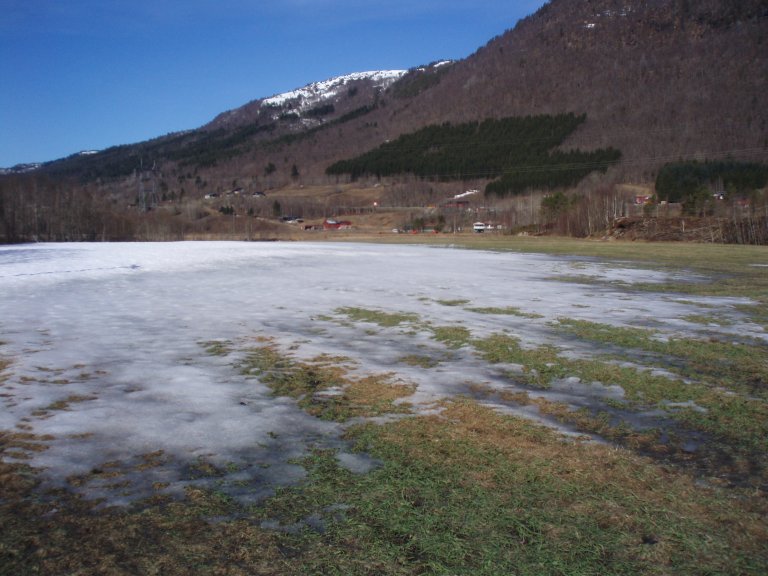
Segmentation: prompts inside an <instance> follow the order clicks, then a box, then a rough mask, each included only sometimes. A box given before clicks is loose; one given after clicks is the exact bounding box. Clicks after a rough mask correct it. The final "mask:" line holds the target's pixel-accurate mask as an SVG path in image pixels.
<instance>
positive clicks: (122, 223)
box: [0, 175, 136, 244]
mask: <svg viewBox="0 0 768 576" xmlns="http://www.w3.org/2000/svg"><path fill="white" fill-rule="evenodd" d="M135 235H136V229H135V225H134V222H133V221H132V219H131V218H130V217H129V216H128V215H127V214H126V213H125V212H121V211H119V210H116V209H115V206H114V205H113V204H112V203H111V202H109V201H108V200H107V199H105V198H104V197H103V195H102V194H99V193H98V192H96V191H89V190H87V189H84V188H79V187H76V186H72V185H71V183H64V182H62V181H58V182H56V181H52V180H50V179H48V178H46V177H38V176H35V175H23V176H18V177H12V178H0V244H12V243H17V242H38V241H40V242H72V241H75V242H81V241H94V240H131V239H134V238H135Z"/></svg>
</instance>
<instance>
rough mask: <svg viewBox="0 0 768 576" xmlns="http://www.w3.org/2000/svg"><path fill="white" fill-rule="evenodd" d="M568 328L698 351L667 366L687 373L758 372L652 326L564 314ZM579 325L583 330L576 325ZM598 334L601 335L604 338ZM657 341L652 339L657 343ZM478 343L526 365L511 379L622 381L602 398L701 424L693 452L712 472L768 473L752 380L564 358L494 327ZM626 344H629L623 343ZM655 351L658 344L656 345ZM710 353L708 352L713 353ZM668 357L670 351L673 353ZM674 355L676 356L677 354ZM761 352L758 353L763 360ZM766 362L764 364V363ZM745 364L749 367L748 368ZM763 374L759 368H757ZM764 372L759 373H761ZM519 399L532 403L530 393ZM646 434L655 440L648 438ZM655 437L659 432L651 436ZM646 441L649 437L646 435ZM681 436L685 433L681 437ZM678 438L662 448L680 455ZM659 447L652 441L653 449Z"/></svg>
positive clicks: (767, 434)
mask: <svg viewBox="0 0 768 576" xmlns="http://www.w3.org/2000/svg"><path fill="white" fill-rule="evenodd" d="M562 326H563V329H569V328H572V329H574V330H575V331H576V333H577V334H578V335H579V336H581V337H585V336H586V334H591V335H592V339H593V340H595V341H600V342H601V343H611V344H612V345H613V346H617V347H630V348H632V347H639V346H640V345H641V344H645V345H646V346H648V347H649V348H653V347H655V346H656V345H657V344H656V343H658V345H659V346H662V345H663V346H664V347H665V348H663V349H664V350H667V348H666V347H667V346H668V347H669V348H668V350H669V351H670V352H669V355H670V356H673V357H674V356H677V359H678V360H681V361H682V360H684V359H686V358H690V357H691V356H693V358H694V362H693V367H692V368H691V369H685V364H675V365H674V366H672V365H670V366H665V367H667V368H670V369H672V368H674V369H677V370H678V371H679V372H682V373H685V374H686V375H690V374H694V373H695V374H696V375H702V374H704V375H705V376H711V372H712V371H717V373H718V374H719V371H720V370H726V371H729V373H733V372H735V371H738V374H739V375H741V376H748V377H749V378H755V377H756V374H755V373H752V372H748V371H744V368H743V367H741V366H738V368H734V367H733V366H729V365H728V364H727V362H725V361H722V362H720V363H715V364H714V365H713V366H710V365H707V364H706V363H705V360H704V359H703V358H702V355H704V354H705V353H706V347H702V346H701V345H700V343H693V342H683V343H677V344H675V343H674V341H671V340H670V341H669V342H666V343H664V342H660V341H658V340H655V339H652V338H651V337H650V336H649V334H648V333H647V332H646V331H643V330H638V329H623V328H615V327H610V326H603V325H595V324H594V323H585V322H581V321H562ZM576 328H579V330H576ZM598 338H599V340H598ZM652 343H653V344H652ZM472 344H473V346H474V347H475V349H476V350H477V351H478V353H479V354H480V355H481V356H482V358H483V359H485V360H486V361H488V362H490V363H509V364H518V365H520V366H521V372H520V373H518V372H515V371H512V372H510V373H509V378H510V379H511V380H512V381H513V382H517V383H520V384H523V385H525V386H528V387H531V388H539V389H546V388H549V387H550V386H551V383H552V381H553V379H562V378H566V377H577V378H579V380H580V381H582V382H584V383H587V384H591V383H600V384H603V385H606V386H619V387H621V388H622V389H623V391H624V398H623V400H622V401H615V400H612V401H611V402H604V404H603V405H604V406H605V408H606V410H607V409H609V408H614V409H616V408H618V409H620V410H624V411H632V412H637V411H643V410H648V409H657V410H662V411H665V412H666V413H667V414H668V416H669V418H672V419H674V420H677V421H678V422H679V423H680V424H681V425H683V426H684V427H685V428H687V429H690V430H692V431H698V432H703V433H705V434H707V435H709V439H708V441H707V442H706V443H704V445H703V446H702V447H701V448H700V450H699V451H698V452H697V454H696V455H695V456H689V457H688V458H689V460H691V461H693V460H695V461H696V465H697V466H699V467H700V468H702V469H705V470H707V473H709V474H712V475H718V474H719V475H726V476H728V477H731V478H734V479H738V480H739V481H741V482H747V483H751V484H757V485H759V484H761V483H765V482H766V481H768V453H767V452H766V448H768V404H767V403H766V402H765V400H764V399H760V398H754V397H753V393H754V389H753V387H751V386H746V385H743V386H733V385H732V386H731V387H732V388H736V389H738V390H739V391H740V392H741V393H742V394H739V395H734V394H733V393H731V392H729V391H727V390H724V389H723V387H722V385H721V384H722V382H723V381H722V380H720V379H715V380H709V381H701V382H700V381H686V380H683V379H682V378H675V377H668V376H665V375H660V374H655V373H653V372H652V371H651V370H650V369H646V368H640V367H634V366H626V365H619V364H617V363H616V362H614V361H612V360H611V358H609V357H603V358H601V357H592V358H587V359H573V358H565V357H563V356H562V355H560V354H559V351H558V350H557V349H556V348H554V347H552V346H539V347H534V348H528V349H526V348H523V347H522V346H521V345H520V343H519V341H518V340H517V339H516V338H514V337H511V336H508V335H504V334H495V335H492V336H489V337H487V338H483V339H478V340H474V341H473V342H472ZM622 349H623V348H622ZM735 350H736V351H735V352H732V354H736V355H739V358H741V355H742V354H746V355H747V356H749V355H750V354H749V352H746V353H745V351H744V350H742V348H741V347H736V348H735ZM654 351H658V350H656V349H655V348H654ZM707 358H708V357H707ZM667 360H668V361H669V358H667ZM672 361H673V362H674V359H673V360H672ZM759 362H760V360H759V359H758V363H759ZM764 368H765V367H764ZM746 370H749V368H747V369H746ZM758 374H759V373H758ZM758 377H759V376H758ZM514 401H515V402H516V403H530V401H529V399H528V398H525V399H524V401H523V402H520V399H519V398H515V399H514ZM540 408H543V409H544V411H548V412H549V413H553V414H554V415H555V416H556V417H557V418H558V419H560V420H562V421H564V422H568V423H572V424H575V425H576V426H577V427H578V428H579V429H580V430H582V431H585V432H595V433H598V434H600V435H602V436H604V437H606V438H610V439H612V440H614V441H620V442H622V443H632V442H635V443H636V442H637V438H638V436H637V434H635V433H634V432H633V431H632V430H631V429H630V428H628V427H627V426H626V424H623V423H622V422H618V423H616V424H613V423H611V422H610V420H612V419H613V418H609V419H608V420H605V417H607V415H608V412H606V413H605V414H604V416H600V414H599V413H596V412H589V411H584V410H582V411H572V410H567V409H563V407H562V406H561V407H553V406H552V405H548V406H543V405H540ZM645 440H649V439H648V438H645ZM651 440H653V441H654V442H655V438H651ZM644 443H645V444H646V448H647V447H648V442H647V441H646V442H644ZM680 443H682V441H681V442H680ZM678 444H679V443H677V442H676V440H675V437H674V434H673V435H672V437H671V438H670V440H669V441H668V442H667V448H664V450H663V452H664V455H669V454H670V453H676V454H674V455H675V456H680V450H681V445H678ZM657 448H658V447H656V446H654V448H653V449H654V450H657Z"/></svg>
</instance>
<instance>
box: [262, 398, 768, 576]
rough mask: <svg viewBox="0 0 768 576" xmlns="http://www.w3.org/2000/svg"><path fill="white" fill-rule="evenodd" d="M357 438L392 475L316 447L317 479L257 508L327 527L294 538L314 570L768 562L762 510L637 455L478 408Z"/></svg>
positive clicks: (710, 568)
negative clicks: (348, 467) (568, 439)
mask: <svg viewBox="0 0 768 576" xmlns="http://www.w3.org/2000/svg"><path fill="white" fill-rule="evenodd" d="M351 436H352V438H353V439H354V440H355V441H356V442H357V443H358V447H359V448H360V449H365V450H367V451H370V452H371V453H372V454H373V455H374V456H375V457H377V458H380V459H381V460H382V462H383V465H382V467H381V468H379V469H377V470H375V471H373V472H371V473H369V474H367V475H354V474H351V473H349V472H347V471H345V470H342V469H340V468H339V467H338V465H337V464H336V462H335V459H334V457H333V454H332V453H328V452H317V453H315V454H313V455H312V456H311V457H309V458H307V459H306V460H305V461H304V465H305V466H306V467H307V469H308V471H309V476H308V480H307V482H306V484H304V485H302V486H299V487H292V488H286V489H283V490H281V491H280V493H279V494H278V495H277V496H276V497H275V498H273V499H271V500H270V501H269V502H268V504H267V506H266V507H265V508H264V510H263V511H261V512H260V513H261V514H263V515H264V517H265V518H276V519H279V521H280V523H281V524H283V525H290V524H293V523H295V522H299V521H301V519H302V518H307V517H310V516H311V515H315V516H320V517H322V518H324V519H325V522H326V525H325V531H324V532H323V533H317V532H313V531H309V530H307V531H305V532H303V533H302V534H300V535H298V536H293V537H291V538H290V540H292V541H293V542H294V543H295V544H293V546H294V547H295V548H301V549H302V552H303V553H302V557H301V570H302V571H303V573H311V574H314V573H324V574H371V573H378V574H446V575H447V574H473V575H474V574H478V575H482V574H489V575H496V574H499V575H501V574H537V575H538V574H542V575H545V574H559V575H562V574H574V575H575V574H690V573H700V571H701V570H702V568H703V567H704V570H705V571H706V573H711V574H728V573H734V574H737V573H742V574H750V573H751V574H757V573H759V572H760V570H761V569H762V568H764V567H765V566H766V561H767V558H766V556H767V555H766V551H765V550H764V549H762V547H761V546H760V543H759V542H757V541H755V540H753V539H752V538H753V537H754V536H755V535H756V534H755V533H751V531H752V530H757V531H758V532H759V531H760V530H761V528H760V522H761V520H760V518H759V511H758V510H751V511H745V510H741V511H739V512H737V511H736V509H734V508H732V507H731V506H732V503H731V502H729V500H728V498H724V494H723V493H720V492H718V491H717V490H705V489H700V488H696V487H695V486H694V485H693V483H692V482H691V480H689V479H687V478H685V477H684V476H679V475H676V474H674V473H670V472H669V471H663V470H662V469H660V468H658V467H656V466H654V465H652V464H649V463H648V462H647V461H644V460H642V459H640V458H636V457H633V456H631V455H630V454H629V453H627V452H623V451H615V450H611V449H610V448H608V447H601V446H595V445H579V444H566V443H563V442H562V441H561V440H560V439H559V438H558V436H557V434H555V433H553V432H552V431H550V430H547V429H544V428H541V427H539V426H537V425H535V424H531V423H529V422H525V421H522V420H518V419H515V418H510V417H505V416H501V415H499V414H496V413H494V412H492V411H490V410H488V409H484V408H480V407H479V406H477V405H476V404H474V403H473V402H469V401H461V400H458V401H453V402H447V403H445V404H444V412H443V414H442V415H441V416H430V417H419V418H412V419H407V420H402V421H399V422H396V423H392V424H387V425H385V426H374V425H365V426H362V427H359V428H357V429H355V430H354V431H352V433H351ZM694 492H695V493H697V495H698V499H697V501H696V502H695V503H694V502H693V501H692V499H691V497H690V496H691V494H692V493H694ZM382 503H386V505H382ZM340 509H341V510H343V512H342V513H341V514H339V513H338V512H337V511H338V510H340ZM705 510H706V512H705ZM737 515H738V516H737ZM727 517H730V518H734V519H735V518H736V517H738V518H740V522H743V524H741V525H734V524H732V523H731V522H730V521H723V520H725V518H727ZM748 526H751V528H748ZM745 529H746V531H744V530H745Z"/></svg>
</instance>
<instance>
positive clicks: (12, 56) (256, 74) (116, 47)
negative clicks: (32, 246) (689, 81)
mask: <svg viewBox="0 0 768 576" xmlns="http://www.w3.org/2000/svg"><path fill="white" fill-rule="evenodd" d="M544 3H545V2H544V0H519V1H516V0H270V1H263V0H178V1H165V0H0V14H2V17H0V167H10V166H13V165H15V164H17V163H23V162H43V161H47V160H54V159H57V158H61V157H64V156H68V155H69V154H73V153H75V152H79V151H81V150H95V149H102V148H107V147H109V146H114V145H118V144H129V143H133V142H139V141H142V140H147V139H149V138H154V137H156V136H162V135H164V134H166V133H169V132H176V131H180V130H187V129H192V128H197V127H199V126H201V125H203V124H205V123H206V122H208V121H210V120H211V119H213V117H214V116H216V115H217V114H218V113H220V112H224V111H225V110H230V109H232V108H236V107H238V106H241V105H243V104H245V103H246V102H249V101H251V100H254V99H257V98H264V97H268V96H272V95H274V94H278V93H281V92H286V91H289V90H292V89H294V88H299V87H302V86H304V85H305V84H308V83H310V82H315V81H319V80H325V79H327V78H330V77H333V76H338V75H341V74H347V73H350V72H362V71H367V70H390V69H406V68H411V67H413V66H418V65H420V64H427V63H429V62H433V61H435V60H441V59H449V58H450V59H459V58H464V57H466V56H469V55H470V54H471V53H472V52H474V51H475V50H476V49H477V48H479V47H480V46H482V45H484V44H485V43H486V42H488V41H489V40H490V39H491V38H492V37H494V36H496V35H498V34H501V33H502V32H504V31H505V30H506V29H508V28H512V27H514V25H515V24H516V23H517V21H518V20H519V19H520V18H523V17H525V16H527V15H529V14H531V13H533V12H534V11H535V10H537V9H538V8H539V7H540V6H541V5H543V4H544Z"/></svg>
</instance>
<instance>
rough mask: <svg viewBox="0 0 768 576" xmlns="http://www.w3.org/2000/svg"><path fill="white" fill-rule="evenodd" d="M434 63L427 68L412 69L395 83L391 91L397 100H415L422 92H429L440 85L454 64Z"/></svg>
mask: <svg viewBox="0 0 768 576" xmlns="http://www.w3.org/2000/svg"><path fill="white" fill-rule="evenodd" d="M436 64H437V63H436V62H433V63H431V64H429V65H427V66H422V67H419V68H411V69H410V70H408V72H407V73H406V74H405V75H404V76H403V77H402V78H400V79H399V80H398V81H397V82H395V83H394V84H393V85H392V87H391V88H390V89H389V90H390V93H391V94H392V96H394V97H395V98H401V99H403V98H413V97H414V96H417V95H419V94H421V93H422V92H424V91H426V90H429V89H430V88H432V87H433V86H437V85H438V84H440V81H441V80H442V79H443V76H444V75H445V73H446V72H448V70H449V69H450V68H451V66H452V64H445V63H444V64H442V65H440V66H437V65H436Z"/></svg>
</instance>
